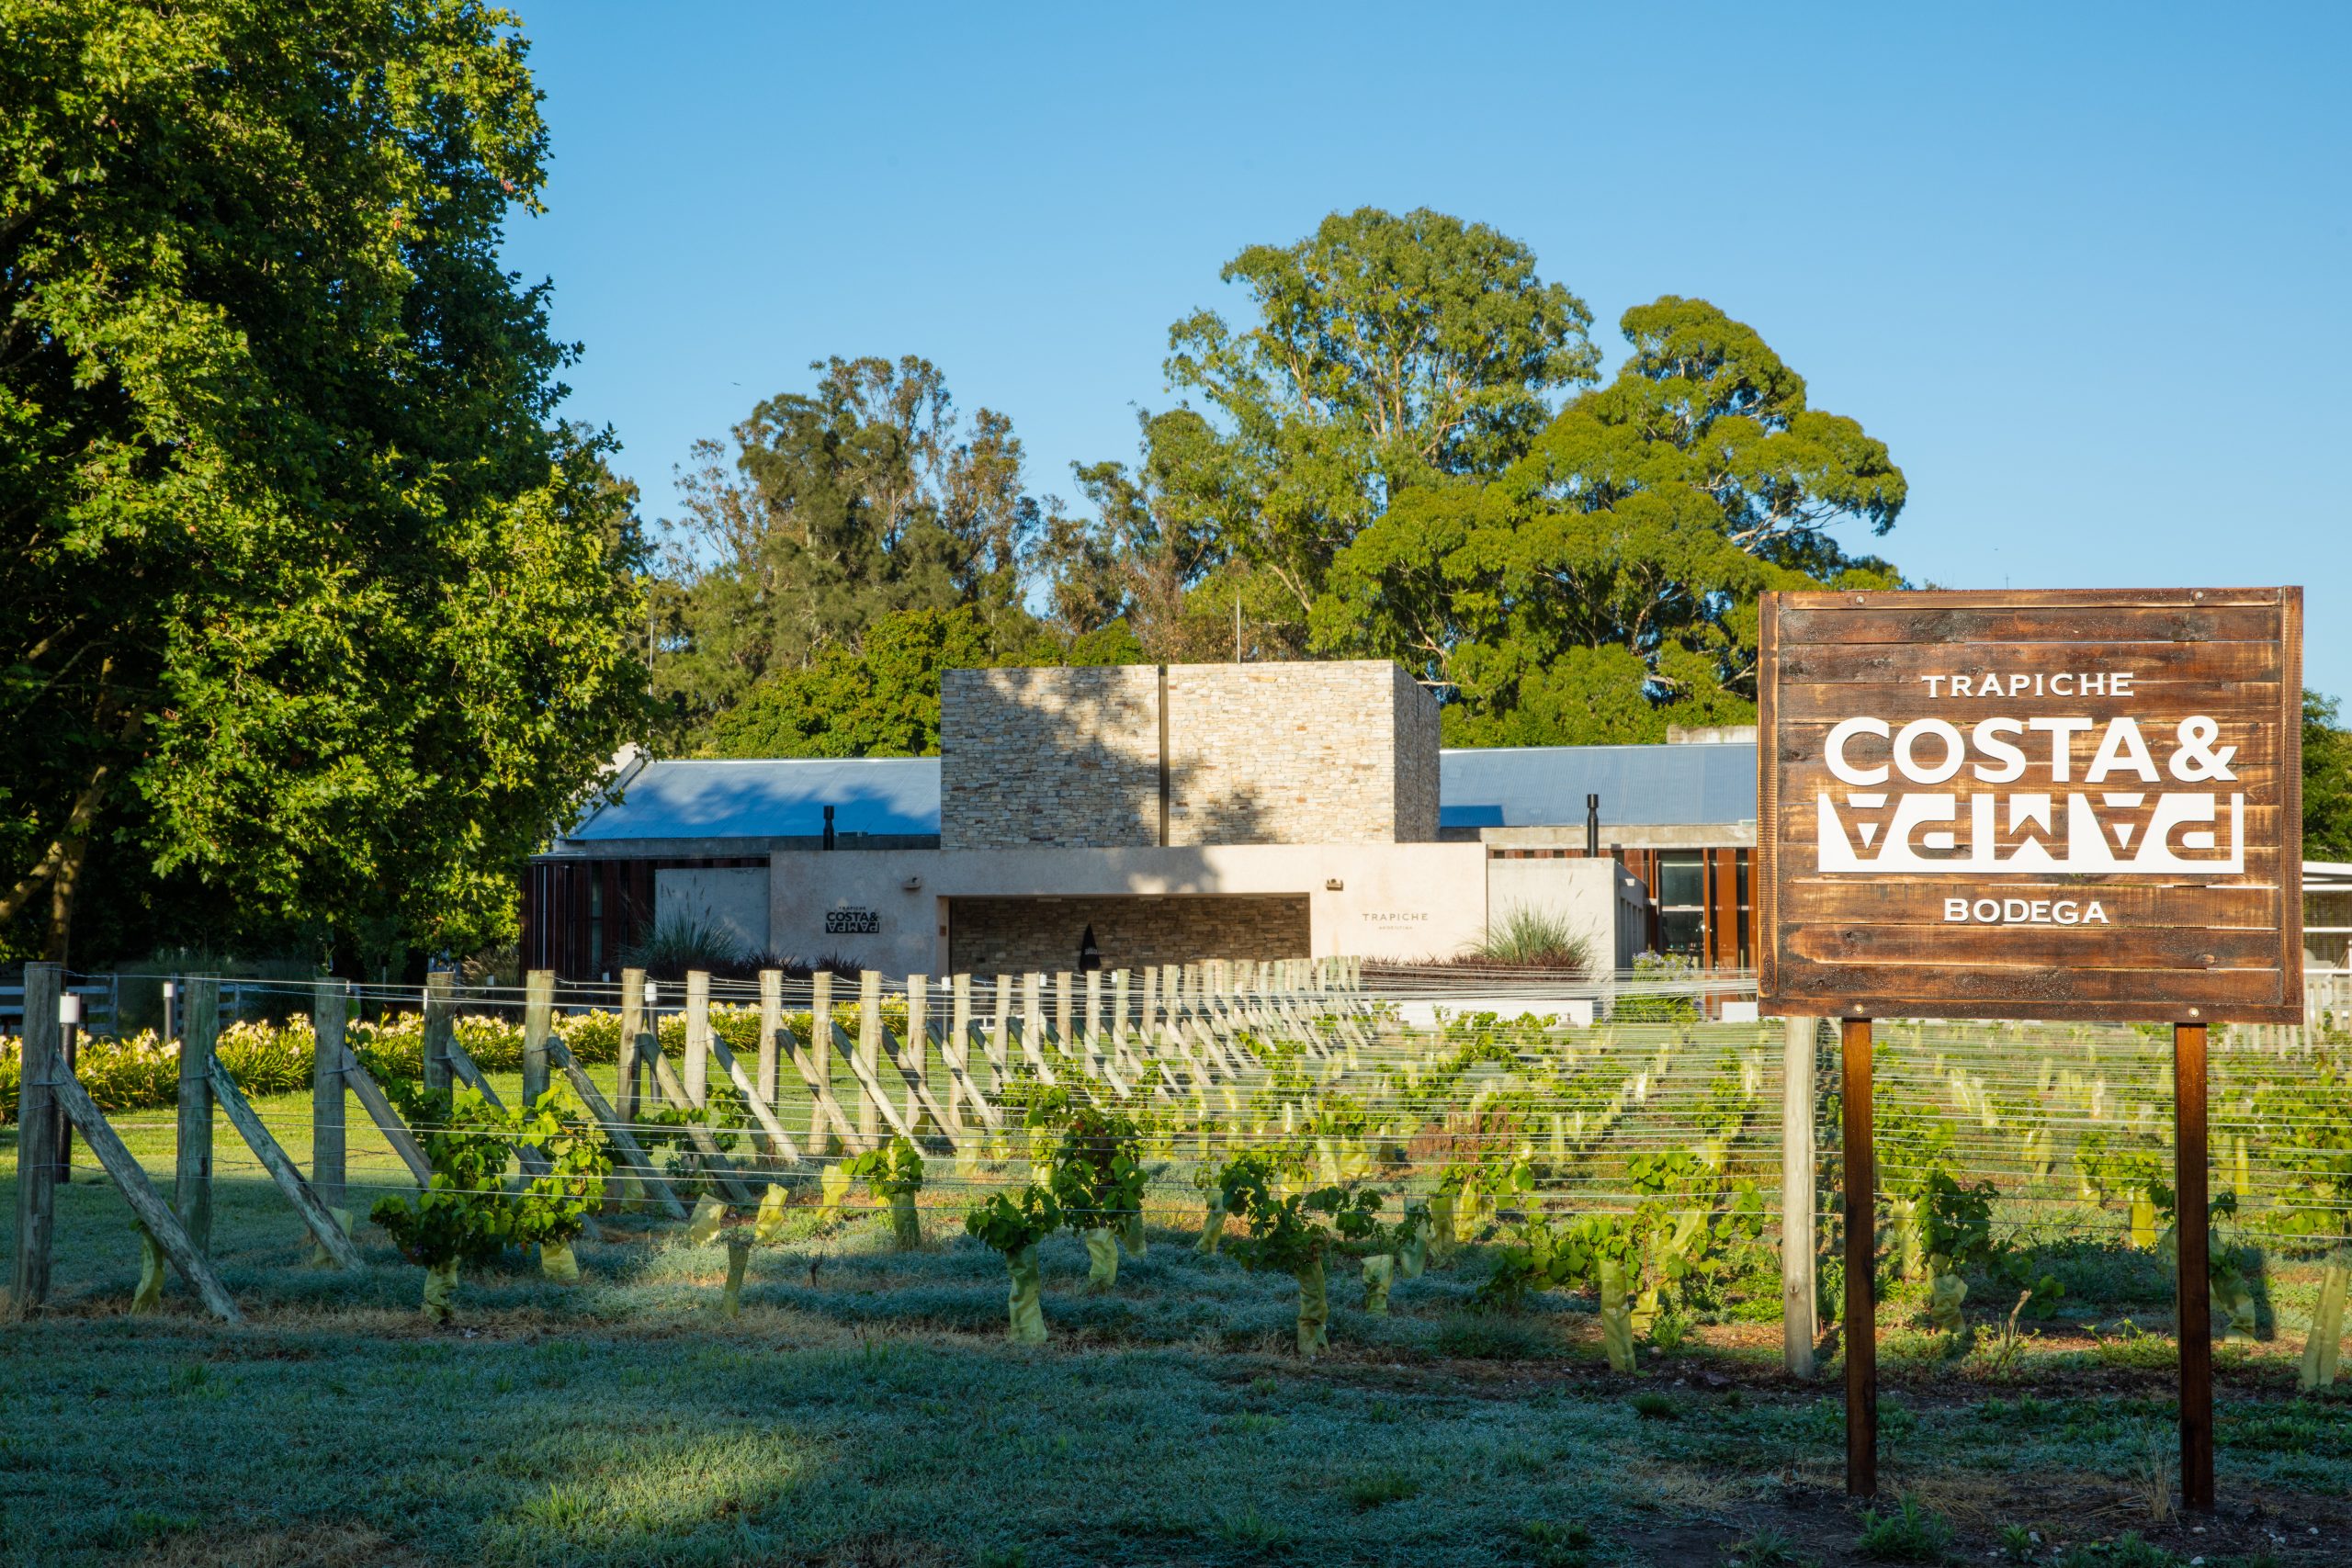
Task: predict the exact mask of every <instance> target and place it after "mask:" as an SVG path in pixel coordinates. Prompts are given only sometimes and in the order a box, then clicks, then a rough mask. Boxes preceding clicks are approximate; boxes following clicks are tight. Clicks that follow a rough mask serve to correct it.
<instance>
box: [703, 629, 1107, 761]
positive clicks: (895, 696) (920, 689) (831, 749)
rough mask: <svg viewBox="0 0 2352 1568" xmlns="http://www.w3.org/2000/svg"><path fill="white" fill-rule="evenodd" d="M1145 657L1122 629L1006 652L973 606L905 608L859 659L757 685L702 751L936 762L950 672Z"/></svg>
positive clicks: (838, 657) (1036, 638) (820, 663)
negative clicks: (942, 695) (943, 686)
mask: <svg viewBox="0 0 2352 1568" xmlns="http://www.w3.org/2000/svg"><path fill="white" fill-rule="evenodd" d="M1142 659H1143V649H1142V646H1141V645H1140V644H1138V643H1137V642H1136V639H1135V637H1134V636H1133V635H1132V634H1131V633H1129V632H1128V630H1127V627H1126V625H1125V622H1122V621H1113V622H1112V623H1110V625H1108V626H1103V627H1102V628H1100V629H1099V630H1097V631H1094V632H1091V633H1090V634H1088V635H1086V636H1084V637H1079V638H1077V639H1075V640H1074V641H1072V642H1069V643H1065V642H1063V641H1062V640H1060V639H1059V638H1057V637H1054V636H1053V635H1052V634H1051V633H1050V632H1048V631H1047V630H1046V628H1045V627H1043V626H1033V627H1032V629H1031V631H1030V634H1029V636H1028V637H1027V639H1026V640H1025V641H1023V642H1021V643H1019V644H1017V645H1014V646H1010V647H1008V646H1006V645H1005V644H1004V643H1003V642H1002V641H1001V640H1000V638H999V637H998V635H997V634H996V632H995V631H994V630H993V629H992V628H991V627H989V625H988V624H987V623H986V622H985V621H984V620H983V619H982V617H981V615H980V614H979V612H978V610H977V609H975V608H974V607H973V606H971V605H969V604H958V605H956V606H954V607H952V608H950V609H945V610H899V611H896V612H894V613H892V614H890V615H885V616H883V617H882V618H881V619H880V620H878V621H876V622H875V623H874V625H873V626H870V627H868V628H867V629H866V631H865V637H864V638H863V644H862V646H861V647H860V648H859V649H856V650H855V651H853V650H851V649H848V648H846V647H843V646H840V645H836V646H834V647H831V648H828V649H825V650H824V651H823V652H822V653H820V654H819V655H818V656H817V658H816V659H815V660H813V661H812V662H811V663H810V664H809V667H808V668H807V669H805V670H793V671H785V672H783V673H780V674H777V675H774V676H771V677H770V678H769V679H767V680H765V681H763V682H760V683H759V684H757V685H755V686H754V687H752V690H751V692H750V694H748V695H747V696H746V697H745V698H744V700H743V701H742V702H741V703H739V704H738V705H735V706H734V707H732V708H730V709H729V710H728V711H727V712H726V713H724V714H722V715H720V716H718V718H717V719H716V720H715V721H714V722H713V723H712V724H711V726H710V727H709V728H708V731H707V736H706V739H705V740H704V743H703V745H702V747H701V748H700V750H702V751H704V752H705V753H706V754H708V755H711V756H718V757H935V756H937V755H938V754H939V682H940V677H941V675H942V674H944V672H945V671H950V670H980V669H989V668H994V667H1001V666H1005V665H1047V664H1133V663H1138V662H1140V661H1141V660H1142Z"/></svg>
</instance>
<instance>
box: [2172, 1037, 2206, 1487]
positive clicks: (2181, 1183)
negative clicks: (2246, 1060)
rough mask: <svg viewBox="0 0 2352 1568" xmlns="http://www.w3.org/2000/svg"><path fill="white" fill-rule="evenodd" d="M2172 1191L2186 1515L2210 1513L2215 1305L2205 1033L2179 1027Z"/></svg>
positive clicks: (2174, 1081)
mask: <svg viewBox="0 0 2352 1568" xmlns="http://www.w3.org/2000/svg"><path fill="white" fill-rule="evenodd" d="M2172 1095H2173V1099H2172V1130H2173V1190H2174V1192H2175V1193H2176V1194H2177V1196H2178V1200H2179V1208H2178V1210H2177V1214H2178V1224H2177V1229H2176V1231H2175V1236H2176V1239H2177V1242H2178V1244H2179V1245H2178V1247H2177V1258H2178V1264H2179V1278H2178V1280H2177V1285H2176V1289H2177V1292H2178V1305H2177V1310H2176V1312H2175V1314H2174V1319H2175V1321H2176V1322H2177V1324H2178V1325H2179V1338H2180V1501H2181V1506H2183V1507H2187V1508H2195V1509H2199V1510H2200V1511H2210V1510H2211V1508H2212V1506H2213V1303H2212V1288H2211V1280H2210V1278H2209V1276H2208V1274H2207V1269H2206V1264H2207V1259H2208V1257H2209V1255H2210V1252H2211V1242H2212V1238H2211V1235H2209V1234H2208V1228H2209V1220H2208V1209H2207V1201H2206V1186H2207V1159H2206V1147H2205V1136H2206V1134H2205V1026H2204V1025H2203V1024H2201V1023H2183V1024H2178V1025H2176V1026H2175V1027H2174V1029H2173V1032H2172Z"/></svg>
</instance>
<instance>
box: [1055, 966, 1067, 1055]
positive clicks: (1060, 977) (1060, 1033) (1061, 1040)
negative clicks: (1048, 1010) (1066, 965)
mask: <svg viewBox="0 0 2352 1568" xmlns="http://www.w3.org/2000/svg"><path fill="white" fill-rule="evenodd" d="M1069 979H1070V976H1069V970H1067V969H1062V970H1057V971H1056V972H1055V975H1054V1049H1055V1050H1057V1051H1059V1052H1060V1053H1061V1054H1062V1055H1065V1056H1067V1055H1069V1054H1070V997H1069Z"/></svg>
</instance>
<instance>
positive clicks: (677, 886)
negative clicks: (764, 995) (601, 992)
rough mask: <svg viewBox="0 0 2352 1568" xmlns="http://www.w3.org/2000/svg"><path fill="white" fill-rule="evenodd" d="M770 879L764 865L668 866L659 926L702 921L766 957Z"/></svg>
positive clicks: (657, 896)
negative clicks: (673, 921)
mask: <svg viewBox="0 0 2352 1568" xmlns="http://www.w3.org/2000/svg"><path fill="white" fill-rule="evenodd" d="M770 880H771V878H770V874H769V873H768V872H766V871H763V870H762V869H760V868H759V867H758V866H739V867H734V868H731V869H729V868H726V867H710V866H664V867H662V869H661V870H660V871H658V872H656V873H654V877H653V923H654V925H655V926H656V927H660V926H663V925H666V924H668V923H669V922H670V921H672V920H673V919H681V918H690V919H698V920H702V921H704V922H706V923H707V924H711V925H716V926H719V927H722V928H723V929H725V930H726V931H730V932H732V933H733V935H734V937H735V940H736V941H737V942H741V943H742V944H743V951H744V952H746V953H765V952H767V951H768V925H769V915H770V897H769V884H770ZM614 966H615V967H617V966H618V965H617V964H616V965H614Z"/></svg>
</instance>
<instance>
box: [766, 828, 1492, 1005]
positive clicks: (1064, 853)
mask: <svg viewBox="0 0 2352 1568" xmlns="http://www.w3.org/2000/svg"><path fill="white" fill-rule="evenodd" d="M771 865H772V866H773V872H772V874H771V885H770V892H771V899H772V903H771V915H770V928H771V933H772V940H773V942H774V945H775V949H776V950H777V951H778V952H781V953H793V954H797V955H799V956H802V957H806V956H808V955H809V954H811V953H835V952H838V953H847V954H849V955H851V956H854V957H856V958H858V959H859V960H861V961H862V962H865V963H869V964H877V965H879V966H880V967H881V968H882V969H883V970H885V971H886V972H888V973H889V974H892V975H903V974H907V973H910V972H919V973H922V974H930V975H940V974H947V973H950V972H952V971H951V968H950V964H951V957H952V955H951V953H950V949H949V945H948V943H949V934H950V932H949V927H950V924H951V922H950V919H949V913H950V909H951V908H952V901H953V900H955V899H958V898H1008V897H1034V896H1037V895H1051V896H1055V897H1063V898H1070V899H1087V898H1105V897H1147V898H1150V897H1184V896H1200V895H1227V896H1231V895H1263V894H1287V895H1293V896H1301V897H1305V898H1306V903H1307V921H1308V928H1309V929H1308V940H1309V942H1310V943H1311V946H1310V947H1309V948H1308V949H1306V950H1302V953H1303V952H1311V953H1318V954H1320V953H1349V954H1356V955H1361V956H1365V957H1374V958H1397V959H1416V958H1426V957H1436V956H1445V955H1448V954H1451V953H1456V952H1459V951H1460V950H1461V948H1462V946H1463V945H1464V943H1465V942H1470V941H1472V940H1475V939H1476V937H1477V935H1478V934H1479V933H1480V931H1483V930H1484V929H1485V924H1486V919H1487V852H1486V850H1485V848H1484V847H1483V846H1481V845H1477V844H1433V843H1431V844H1356V845H1334V844H1224V845H1191V846H1184V847H1181V848H1174V849H1164V850H1163V849H1157V848H1154V849H1086V850H1054V849H1027V850H964V851H957V850H936V851H922V850H872V851H865V852H856V853H850V852H834V853H831V854H828V853H825V852H822V851H820V852H814V853H810V852H780V853H778V854H776V855H775V856H774V857H772V860H771ZM1334 882H1336V883H1338V884H1339V886H1337V887H1333V886H1329V884H1331V883H1334ZM910 884H911V886H910ZM869 924H870V925H871V926H872V927H873V928H874V929H873V930H872V931H864V930H861V929H860V928H862V927H865V926H866V925H869ZM1237 934H1238V933H1237ZM1102 935H1103V933H1102V931H1101V929H1100V928H1098V929H1097V930H1096V932H1095V936H1096V939H1097V941H1098V942H1099V941H1100V940H1101V939H1102ZM1204 940H1205V937H1204ZM1069 950H1070V951H1069V957H1070V958H1071V959H1073V960H1074V959H1075V958H1076V957H1077V943H1076V942H1075V941H1072V942H1070V943H1069ZM1302 953H1292V954H1290V956H1300V955H1302ZM1246 955H1247V954H1244V953H1238V952H1235V951H1233V950H1232V949H1231V948H1229V947H1227V946H1226V945H1223V943H1222V942H1218V943H1217V944H1216V945H1212V946H1210V947H1209V948H1208V949H1207V950H1205V951H1204V952H1200V953H1193V954H1192V955H1191V956H1193V957H1195V958H1228V957H1241V956H1246ZM1163 962H1170V963H1172V962H1176V960H1174V959H1172V958H1171V959H1168V960H1163ZM1064 966H1066V965H1062V964H1057V965H1056V967H1064Z"/></svg>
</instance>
